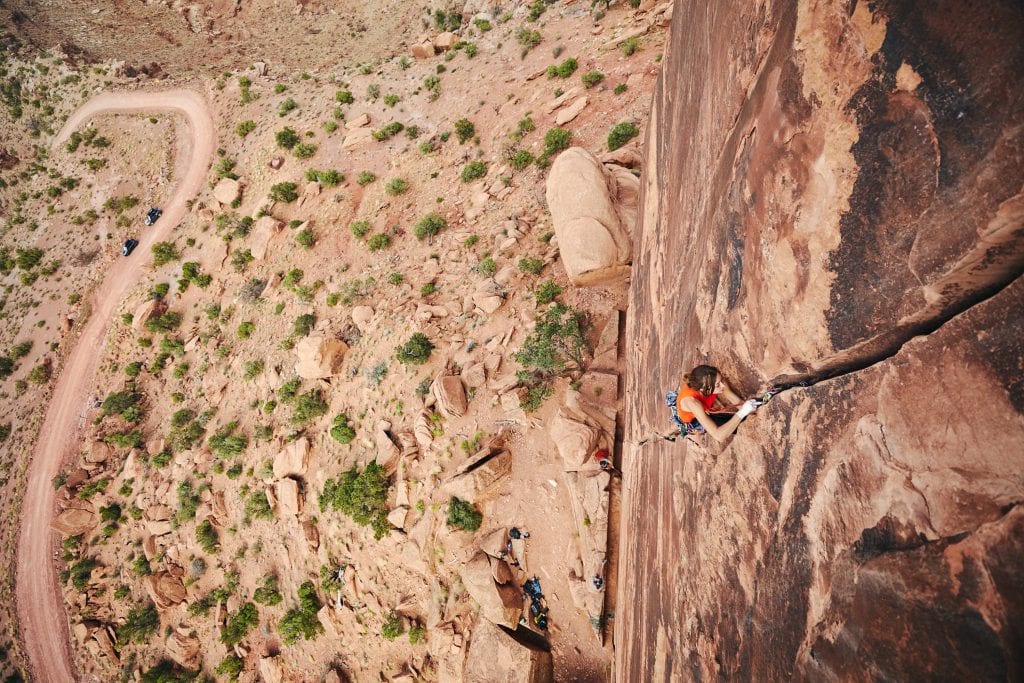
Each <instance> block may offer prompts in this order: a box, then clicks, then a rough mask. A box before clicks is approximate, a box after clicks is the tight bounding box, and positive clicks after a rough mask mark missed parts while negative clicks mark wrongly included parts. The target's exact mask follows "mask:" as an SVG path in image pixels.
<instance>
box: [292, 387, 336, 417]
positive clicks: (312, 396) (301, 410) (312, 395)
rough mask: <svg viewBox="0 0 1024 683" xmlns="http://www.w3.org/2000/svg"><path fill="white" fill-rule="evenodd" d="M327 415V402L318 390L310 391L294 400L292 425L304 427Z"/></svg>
mask: <svg viewBox="0 0 1024 683" xmlns="http://www.w3.org/2000/svg"><path fill="white" fill-rule="evenodd" d="M326 414H327V401H325V400H324V397H323V394H321V392H320V390H319V389H312V390H310V391H307V392H306V393H304V394H301V395H299V396H297V397H296V398H295V405H294V406H293V407H292V417H291V422H292V424H296V425H305V424H308V423H310V422H312V421H313V420H315V419H317V418H318V417H321V416H323V415H326Z"/></svg>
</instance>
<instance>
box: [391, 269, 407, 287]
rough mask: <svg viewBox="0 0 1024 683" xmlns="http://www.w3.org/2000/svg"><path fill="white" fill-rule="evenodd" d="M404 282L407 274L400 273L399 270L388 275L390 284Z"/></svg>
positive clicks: (396, 284)
mask: <svg viewBox="0 0 1024 683" xmlns="http://www.w3.org/2000/svg"><path fill="white" fill-rule="evenodd" d="M403 282H405V276H404V275H402V274H401V273H399V272H398V271H394V272H392V273H390V274H389V275H388V283H389V284H392V285H395V286H396V287H397V286H398V285H400V284H402V283H403Z"/></svg>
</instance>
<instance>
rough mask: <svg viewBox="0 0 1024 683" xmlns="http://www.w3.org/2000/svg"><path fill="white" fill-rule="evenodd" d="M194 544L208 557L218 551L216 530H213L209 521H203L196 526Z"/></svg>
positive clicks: (218, 542)
mask: <svg viewBox="0 0 1024 683" xmlns="http://www.w3.org/2000/svg"><path fill="white" fill-rule="evenodd" d="M196 542H197V543H198V544H199V545H200V547H201V548H202V549H203V551H204V552H205V553H207V554H208V555H213V554H215V553H216V552H217V550H219V549H220V541H219V540H218V538H217V530H216V529H214V528H213V524H211V523H210V520H208V519H207V520H203V521H202V522H200V523H199V524H198V525H197V526H196Z"/></svg>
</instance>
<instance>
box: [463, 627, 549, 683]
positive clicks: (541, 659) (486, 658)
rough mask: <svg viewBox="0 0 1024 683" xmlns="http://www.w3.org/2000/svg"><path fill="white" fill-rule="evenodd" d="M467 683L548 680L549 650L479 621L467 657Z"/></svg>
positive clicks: (539, 682) (539, 681)
mask: <svg viewBox="0 0 1024 683" xmlns="http://www.w3.org/2000/svg"><path fill="white" fill-rule="evenodd" d="M464 680H465V681H466V683H491V682H493V681H501V683H550V682H551V681H553V680H554V663H553V660H552V657H551V653H550V652H548V651H545V650H544V649H542V648H540V647H537V646H531V645H528V644H527V643H526V641H525V639H523V640H522V641H519V640H516V638H514V637H513V636H512V635H510V634H509V632H508V631H505V630H503V629H501V628H499V627H497V626H495V625H494V624H492V623H490V622H488V621H486V620H480V621H479V622H477V625H476V627H475V628H474V630H473V639H472V640H471V641H470V643H469V654H468V656H467V658H466V673H465V679H464Z"/></svg>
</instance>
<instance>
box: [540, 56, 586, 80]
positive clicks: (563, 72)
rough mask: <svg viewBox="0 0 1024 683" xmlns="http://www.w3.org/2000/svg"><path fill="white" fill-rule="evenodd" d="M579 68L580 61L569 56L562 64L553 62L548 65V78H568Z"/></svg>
mask: <svg viewBox="0 0 1024 683" xmlns="http://www.w3.org/2000/svg"><path fill="white" fill-rule="evenodd" d="M578 68H579V63H578V62H577V61H576V59H575V58H574V57H569V58H568V59H566V60H564V61H563V62H562V63H561V64H552V65H551V66H549V67H548V70H547V75H548V78H556V77H557V78H568V77H569V76H572V75H573V74H574V73H576V69H578Z"/></svg>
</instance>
